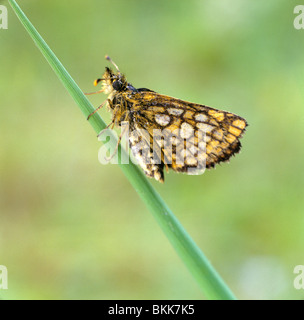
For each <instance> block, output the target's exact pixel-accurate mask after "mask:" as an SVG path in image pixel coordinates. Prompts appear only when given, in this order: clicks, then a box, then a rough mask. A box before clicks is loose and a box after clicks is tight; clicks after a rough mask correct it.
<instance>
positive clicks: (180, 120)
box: [125, 91, 247, 181]
mask: <svg viewBox="0 0 304 320" xmlns="http://www.w3.org/2000/svg"><path fill="white" fill-rule="evenodd" d="M125 99H126V100H127V101H128V103H129V105H130V106H131V113H132V115H133V116H132V122H133V126H134V128H135V129H136V130H135V131H138V130H142V131H145V133H146V134H145V136H144V137H142V138H141V140H140V141H141V143H142V145H145V148H146V149H147V150H149V152H146V155H147V156H146V158H145V159H144V160H145V161H148V163H145V164H144V163H142V164H140V165H141V167H142V168H143V169H144V171H145V173H146V174H147V172H148V173H149V174H147V175H149V176H151V177H154V178H155V175H157V176H159V174H161V178H160V179H157V180H160V181H161V180H163V168H164V166H166V167H167V168H172V169H173V170H174V171H177V172H187V173H190V174H197V173H199V172H201V171H203V170H204V169H205V167H206V168H212V167H214V166H215V165H216V164H217V163H220V162H223V161H228V160H229V159H230V157H231V156H232V155H234V154H236V153H237V152H239V151H240V148H241V143H240V141H239V139H240V138H241V137H242V135H243V133H244V131H245V128H246V126H247V122H246V120H245V119H243V118H241V117H239V116H237V115H235V114H232V113H230V112H226V111H221V110H217V109H214V108H210V107H207V106H204V105H199V104H195V103H190V102H186V101H183V100H179V99H176V98H172V97H169V96H165V95H161V94H158V93H156V92H153V91H140V92H135V93H132V94H128V95H126V97H125ZM147 133H148V134H147ZM132 141H135V142H136V143H133V142H132ZM138 142H139V140H138V138H136V139H134V137H133V138H132V137H131V139H130V145H131V149H132V152H133V154H134V152H135V154H136V155H135V154H134V155H135V157H136V158H138V157H139V156H140V154H139V153H140V152H139V148H138V147H135V145H137V143H138ZM152 147H153V148H152ZM153 155H154V158H153ZM149 160H151V161H152V160H153V161H154V162H155V161H158V163H154V164H153V162H152V163H151V162H150V163H149ZM159 162H160V163H159ZM148 165H149V167H147V166H148ZM151 166H152V167H153V170H152V167H151ZM151 170H152V171H151Z"/></svg>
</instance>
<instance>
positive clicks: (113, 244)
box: [0, 0, 304, 299]
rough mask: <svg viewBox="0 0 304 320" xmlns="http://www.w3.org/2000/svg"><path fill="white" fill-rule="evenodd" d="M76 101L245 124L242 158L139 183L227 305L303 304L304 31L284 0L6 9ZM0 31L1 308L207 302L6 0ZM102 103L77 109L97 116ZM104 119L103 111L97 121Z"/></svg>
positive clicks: (140, 1)
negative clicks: (109, 77)
mask: <svg viewBox="0 0 304 320" xmlns="http://www.w3.org/2000/svg"><path fill="white" fill-rule="evenodd" d="M18 3H19V5H20V6H21V7H22V9H23V10H24V12H25V13H26V14H27V15H28V17H29V19H30V20H31V22H32V23H33V24H34V25H35V27H36V28H37V29H38V31H39V32H40V33H41V34H42V36H43V37H44V39H45V40H46V42H47V43H48V44H49V45H50V47H51V48H52V49H53V51H54V52H55V53H56V55H57V56H58V58H59V59H60V60H61V62H62V63H63V65H64V66H65V67H66V68H67V70H68V71H69V72H70V74H71V75H72V77H73V78H74V79H75V80H76V82H77V83H78V84H79V86H80V87H81V88H82V90H83V91H84V92H91V91H94V90H95V88H94V87H93V84H92V83H93V80H94V79H95V78H97V77H99V76H100V75H101V74H102V73H103V71H104V67H105V66H106V65H108V63H107V61H105V60H104V56H105V54H109V55H110V56H111V57H112V58H113V59H114V61H116V63H117V64H118V65H119V67H120V69H121V70H122V72H124V73H125V74H126V75H127V78H128V80H129V81H130V82H131V83H132V84H133V85H134V86H135V87H147V88H151V89H153V90H155V91H157V92H160V93H164V94H167V95H171V96H174V97H177V98H180V99H184V100H188V101H193V102H197V103H201V104H206V105H209V106H212V107H216V108H219V109H224V110H229V111H231V112H233V113H236V114H239V115H240V116H243V117H244V118H246V119H247V121H248V123H249V127H248V131H247V132H246V134H245V136H244V138H243V139H242V144H243V149H242V152H241V153H240V154H239V155H237V156H236V157H235V158H233V159H232V161H231V163H230V164H223V165H221V166H218V167H217V168H216V170H210V171H207V172H206V173H205V174H204V175H201V176H185V175H182V174H176V173H172V172H170V174H167V175H166V182H165V184H164V185H161V184H159V183H157V182H154V181H152V183H153V185H154V186H155V188H156V189H157V190H158V191H159V193H160V194H161V196H162V197H163V198H164V200H165V201H166V202H167V203H168V205H169V206H170V207H171V209H172V210H173V212H174V213H175V214H176V216H177V217H178V219H179V220H180V221H181V223H182V224H183V225H184V226H185V228H186V229H187V231H188V232H189V233H190V235H191V236H192V237H193V238H194V240H195V241H196V242H197V244H198V245H199V246H200V248H201V249H202V250H203V251H204V253H205V254H206V255H207V256H208V258H209V259H210V260H211V262H212V263H213V265H214V266H215V268H216V269H217V270H218V272H219V273H220V274H221V275H222V277H223V278H224V280H225V281H226V282H227V284H228V285H229V286H230V288H231V289H232V290H233V292H234V293H235V294H236V295H237V297H238V298H240V299H303V298H304V291H303V290H302V291H301V290H300V291H299V290H296V289H294V287H293V280H294V277H295V275H294V274H293V270H294V267H295V266H296V265H301V264H304V254H303V243H304V232H303V228H304V211H303V208H304V195H303V186H304V173H303V167H302V166H303V160H304V148H303V143H304V94H303V92H304V81H303V78H304V55H303V52H304V30H296V29H295V28H294V26H293V21H294V18H295V14H294V13H293V10H294V7H295V5H296V4H298V3H296V2H295V1H284V0H268V1H267V3H266V2H265V1H262V0H256V1H249V0H246V1H244V0H230V1H223V0H188V1H184V0H176V1H170V0H154V1H144V0H128V1H126V0H112V1H110V0H99V1H97V0H89V1H80V0H73V1H62V0H52V1H51V0H45V1H34V0H31V1H21V0H20V1H18ZM3 4H5V5H7V7H8V9H9V17H8V18H9V21H8V24H9V25H8V30H0V49H1V50H0V70H1V71H0V72H1V76H0V97H1V98H0V103H1V108H0V147H1V151H0V218H1V220H0V253H1V255H0V265H5V266H6V267H7V268H8V272H9V279H8V280H9V289H8V290H0V297H2V298H3V299H204V296H203V294H202V292H201V290H200V288H199V287H198V285H197V284H196V283H195V281H194V279H193V278H192V276H191V275H190V274H189V272H188V270H187V269H186V268H185V266H184V265H183V263H182V262H181V261H180V259H179V258H178V257H177V255H176V253H175V252H174V250H173V249H172V247H171V245H170V244H169V243H168V241H167V239H166V238H165V236H164V235H163V233H162V231H161V230H160V228H159V226H158V225H157V223H156V221H155V220H154V219H153V217H152V215H151V214H150V213H149V212H148V210H147V209H146V207H145V206H144V204H143V203H142V202H141V200H140V199H139V197H138V195H137V194H136V192H135V191H134V190H133V189H132V187H131V186H130V184H129V183H128V181H127V180H126V178H125V177H124V176H123V173H122V171H121V170H120V169H119V167H118V166H117V165H107V166H102V165H101V164H100V163H99V162H98V150H99V148H100V146H101V145H100V142H98V140H97V139H96V134H95V133H94V131H93V130H92V128H91V126H90V125H89V124H88V123H87V122H86V120H85V118H84V117H83V115H82V114H81V112H80V111H79V109H78V107H77V106H76V104H75V103H74V101H73V100H72V99H71V97H70V96H69V95H68V94H67V92H66V91H65V89H64V88H63V86H62V85H61V83H60V82H59V81H58V79H57V78H56V76H55V75H54V73H53V71H52V70H51V69H50V67H49V65H48V64H47V63H46V61H45V60H44V59H43V57H42V55H41V54H40V52H39V51H38V50H37V48H36V47H35V46H34V45H33V42H32V40H31V39H30V38H29V36H28V35H27V33H26V32H25V30H24V29H23V27H22V26H21V24H20V23H19V21H18V20H17V18H16V17H15V15H14V13H13V12H12V10H11V9H10V8H9V6H8V3H7V2H4V3H3ZM104 99H105V96H104V95H102V94H101V95H96V96H92V97H90V100H91V101H92V103H93V104H94V105H95V106H98V105H99V104H100V103H101V102H102V101H103V100H104ZM101 114H102V117H103V118H104V119H106V120H107V121H109V119H110V114H109V113H107V112H106V110H103V111H101Z"/></svg>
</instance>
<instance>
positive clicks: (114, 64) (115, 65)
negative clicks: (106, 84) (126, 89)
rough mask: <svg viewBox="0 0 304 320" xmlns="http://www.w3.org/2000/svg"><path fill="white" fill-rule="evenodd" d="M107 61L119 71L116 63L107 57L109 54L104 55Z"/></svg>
mask: <svg viewBox="0 0 304 320" xmlns="http://www.w3.org/2000/svg"><path fill="white" fill-rule="evenodd" d="M105 58H106V59H107V60H108V61H110V62H111V63H112V64H113V66H114V67H115V68H116V69H117V71H118V72H119V73H120V70H119V68H118V67H117V64H116V63H115V62H114V61H113V60H112V59H111V58H110V57H109V56H106V57H105Z"/></svg>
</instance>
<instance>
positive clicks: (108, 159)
mask: <svg viewBox="0 0 304 320" xmlns="http://www.w3.org/2000/svg"><path fill="white" fill-rule="evenodd" d="M112 121H114V120H112ZM110 125H111V123H110ZM127 129H128V126H125V127H124V130H123V132H122V133H121V135H120V136H119V138H118V141H117V144H116V147H115V150H114V152H113V154H112V155H111V156H110V157H105V159H106V161H111V160H112V159H113V157H114V156H115V154H116V153H117V150H118V146H119V144H120V141H121V139H122V137H123V135H124V134H125V132H126V130H127Z"/></svg>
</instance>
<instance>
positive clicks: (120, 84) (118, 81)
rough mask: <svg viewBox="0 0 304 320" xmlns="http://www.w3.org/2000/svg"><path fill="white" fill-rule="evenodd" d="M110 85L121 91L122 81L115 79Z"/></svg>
mask: <svg viewBox="0 0 304 320" xmlns="http://www.w3.org/2000/svg"><path fill="white" fill-rule="evenodd" d="M112 86H113V89H114V90H116V91H121V90H122V88H123V83H122V82H121V81H120V80H116V81H114V82H113V84H112Z"/></svg>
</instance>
